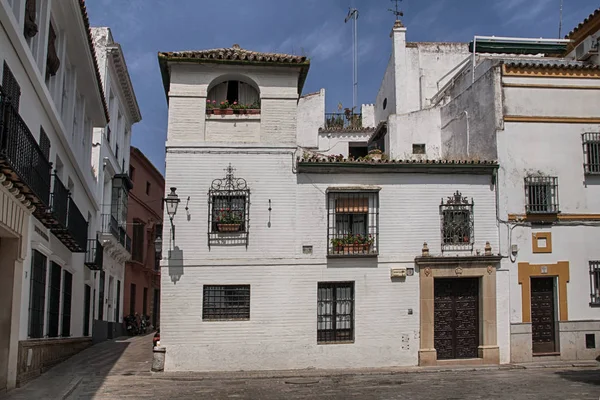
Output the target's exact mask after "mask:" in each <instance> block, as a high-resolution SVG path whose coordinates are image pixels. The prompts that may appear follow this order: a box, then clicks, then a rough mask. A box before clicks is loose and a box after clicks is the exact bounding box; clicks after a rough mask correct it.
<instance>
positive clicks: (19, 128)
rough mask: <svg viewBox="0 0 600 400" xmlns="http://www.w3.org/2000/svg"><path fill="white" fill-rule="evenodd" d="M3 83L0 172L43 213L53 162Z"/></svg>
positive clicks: (0, 106) (40, 213) (48, 194)
mask: <svg viewBox="0 0 600 400" xmlns="http://www.w3.org/2000/svg"><path fill="white" fill-rule="evenodd" d="M9 100H10V99H9V98H8V97H7V96H6V94H5V93H4V91H3V89H2V87H1V86H0V172H1V173H3V174H4V175H6V177H7V180H9V181H10V182H11V183H12V184H13V186H14V187H16V188H17V189H19V191H20V192H21V193H22V194H23V195H24V196H25V200H27V201H29V202H30V203H31V204H32V205H34V206H35V207H36V210H35V213H36V215H42V214H44V213H45V212H46V210H47V209H48V206H49V205H50V180H51V179H50V178H51V173H52V165H51V164H50V162H49V161H48V160H47V159H46V157H45V156H44V154H43V153H42V150H41V149H40V146H39V145H38V143H37V142H36V140H35V138H34V137H33V135H32V133H31V131H30V130H29V128H28V127H27V124H26V123H25V122H24V121H23V119H22V118H21V116H20V115H19V112H18V111H17V110H16V109H15V108H14V107H13V106H12V104H11V103H10V101H9Z"/></svg>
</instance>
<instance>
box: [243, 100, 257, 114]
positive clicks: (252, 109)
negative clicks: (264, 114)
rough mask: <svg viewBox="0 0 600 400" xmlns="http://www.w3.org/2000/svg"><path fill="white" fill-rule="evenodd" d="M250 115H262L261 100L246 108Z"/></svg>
mask: <svg viewBox="0 0 600 400" xmlns="http://www.w3.org/2000/svg"><path fill="white" fill-rule="evenodd" d="M246 108H247V111H246V112H247V113H248V114H260V100H256V101H255V102H254V103H252V104H248V105H247V106H246Z"/></svg>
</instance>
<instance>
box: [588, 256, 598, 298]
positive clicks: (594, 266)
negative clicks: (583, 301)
mask: <svg viewBox="0 0 600 400" xmlns="http://www.w3.org/2000/svg"><path fill="white" fill-rule="evenodd" d="M590 297H591V300H590V305H593V306H600V261H590Z"/></svg>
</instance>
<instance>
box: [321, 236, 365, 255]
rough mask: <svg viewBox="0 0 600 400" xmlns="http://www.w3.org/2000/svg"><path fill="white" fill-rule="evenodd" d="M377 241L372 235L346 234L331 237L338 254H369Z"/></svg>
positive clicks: (332, 244)
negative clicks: (339, 236)
mask: <svg viewBox="0 0 600 400" xmlns="http://www.w3.org/2000/svg"><path fill="white" fill-rule="evenodd" d="M373 243H375V240H374V239H373V236H372V235H360V234H357V235H353V234H350V235H346V236H343V237H341V238H334V239H331V246H332V247H333V250H334V252H335V253H337V254H369V253H370V252H371V247H372V246H373Z"/></svg>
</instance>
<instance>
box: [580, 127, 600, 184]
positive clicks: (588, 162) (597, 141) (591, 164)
mask: <svg viewBox="0 0 600 400" xmlns="http://www.w3.org/2000/svg"><path fill="white" fill-rule="evenodd" d="M581 140H582V142H583V160H584V162H583V168H584V171H585V173H586V174H588V175H600V132H586V133H583V134H582V135H581Z"/></svg>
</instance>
